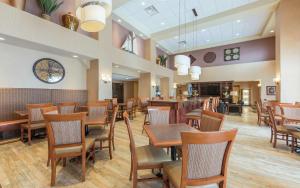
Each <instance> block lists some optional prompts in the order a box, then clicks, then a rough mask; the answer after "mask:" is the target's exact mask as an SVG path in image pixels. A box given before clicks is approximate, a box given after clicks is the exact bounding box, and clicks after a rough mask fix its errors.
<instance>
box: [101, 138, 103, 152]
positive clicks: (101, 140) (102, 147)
mask: <svg viewBox="0 0 300 188" xmlns="http://www.w3.org/2000/svg"><path fill="white" fill-rule="evenodd" d="M102 149H103V146H102V140H100V150H102Z"/></svg>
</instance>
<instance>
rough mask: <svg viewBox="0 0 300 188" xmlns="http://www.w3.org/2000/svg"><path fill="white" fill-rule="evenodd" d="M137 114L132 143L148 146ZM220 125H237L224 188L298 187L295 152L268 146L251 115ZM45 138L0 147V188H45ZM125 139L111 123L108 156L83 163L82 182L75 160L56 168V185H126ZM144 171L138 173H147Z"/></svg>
mask: <svg viewBox="0 0 300 188" xmlns="http://www.w3.org/2000/svg"><path fill="white" fill-rule="evenodd" d="M142 121H143V116H141V115H139V116H138V117H137V118H136V119H135V120H134V121H132V123H133V134H134V137H135V140H136V145H138V146H140V145H146V144H148V139H147V137H146V135H145V134H144V135H142V134H141V132H142ZM223 128H224V129H231V128H238V129H239V132H238V136H237V139H236V142H235V144H234V148H233V151H232V155H231V158H230V163H229V181H228V187H230V188H267V187H268V188H271V187H272V188H299V187H300V155H299V154H292V153H291V152H290V149H289V148H288V147H287V146H286V145H285V143H284V142H283V141H282V142H281V141H279V143H278V147H277V148H276V149H274V148H273V147H272V145H271V144H270V143H269V138H270V129H269V128H268V127H266V126H263V127H258V126H257V125H256V114H254V113H253V112H251V110H250V109H246V110H245V113H244V115H243V116H242V117H240V116H227V117H226V121H225V124H224V127H223ZM46 161H47V141H46V140H35V141H34V143H33V144H32V146H28V145H26V144H23V143H21V142H17V143H12V144H8V145H2V146H0V184H1V185H2V187H4V188H15V187H16V188H17V187H20V188H25V187H28V188H45V187H49V185H50V173H51V171H50V167H47V166H46ZM129 170H130V152H129V140H128V135H127V130H126V127H125V124H124V123H123V122H122V121H121V122H118V123H117V126H116V151H115V152H114V153H113V160H109V157H108V153H107V152H99V153H97V156H96V163H95V164H94V166H92V165H88V167H87V176H86V181H85V182H81V181H80V175H81V171H80V163H78V162H72V163H68V165H67V167H65V168H62V167H61V165H59V166H58V167H57V187H84V188H93V187H98V188H127V187H128V188H129V187H131V182H129V181H128V176H129ZM148 173H149V171H146V172H143V173H141V174H142V175H144V174H148ZM139 187H143V188H159V187H162V184H161V182H160V181H152V182H145V183H139Z"/></svg>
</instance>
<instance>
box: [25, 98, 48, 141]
mask: <svg viewBox="0 0 300 188" xmlns="http://www.w3.org/2000/svg"><path fill="white" fill-rule="evenodd" d="M50 106H53V105H52V104H50V103H46V104H28V105H27V106H26V107H27V110H28V123H26V124H22V125H21V141H22V142H24V130H25V129H27V136H28V145H31V131H33V130H37V129H43V128H46V124H45V122H44V117H43V115H42V112H41V109H42V108H47V107H50Z"/></svg>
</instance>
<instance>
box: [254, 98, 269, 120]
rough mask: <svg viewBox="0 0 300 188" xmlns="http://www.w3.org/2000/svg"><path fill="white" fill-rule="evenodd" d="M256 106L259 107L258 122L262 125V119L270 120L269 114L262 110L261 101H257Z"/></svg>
mask: <svg viewBox="0 0 300 188" xmlns="http://www.w3.org/2000/svg"><path fill="white" fill-rule="evenodd" d="M256 108H257V124H258V125H259V126H261V122H262V120H264V122H267V121H268V119H269V114H266V113H264V112H262V107H261V106H260V104H259V102H256Z"/></svg>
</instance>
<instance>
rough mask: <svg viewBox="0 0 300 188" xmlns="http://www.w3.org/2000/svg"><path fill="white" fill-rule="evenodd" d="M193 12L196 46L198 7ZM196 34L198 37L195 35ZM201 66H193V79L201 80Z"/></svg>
mask: <svg viewBox="0 0 300 188" xmlns="http://www.w3.org/2000/svg"><path fill="white" fill-rule="evenodd" d="M192 11H193V14H194V21H193V41H194V42H193V48H195V46H196V44H197V31H196V29H195V21H196V17H197V16H198V14H197V11H196V9H193V10H192ZM195 35H196V37H195ZM201 72H202V71H201V67H200V66H191V69H190V74H191V79H192V80H193V81H194V80H199V79H200V75H201Z"/></svg>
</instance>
